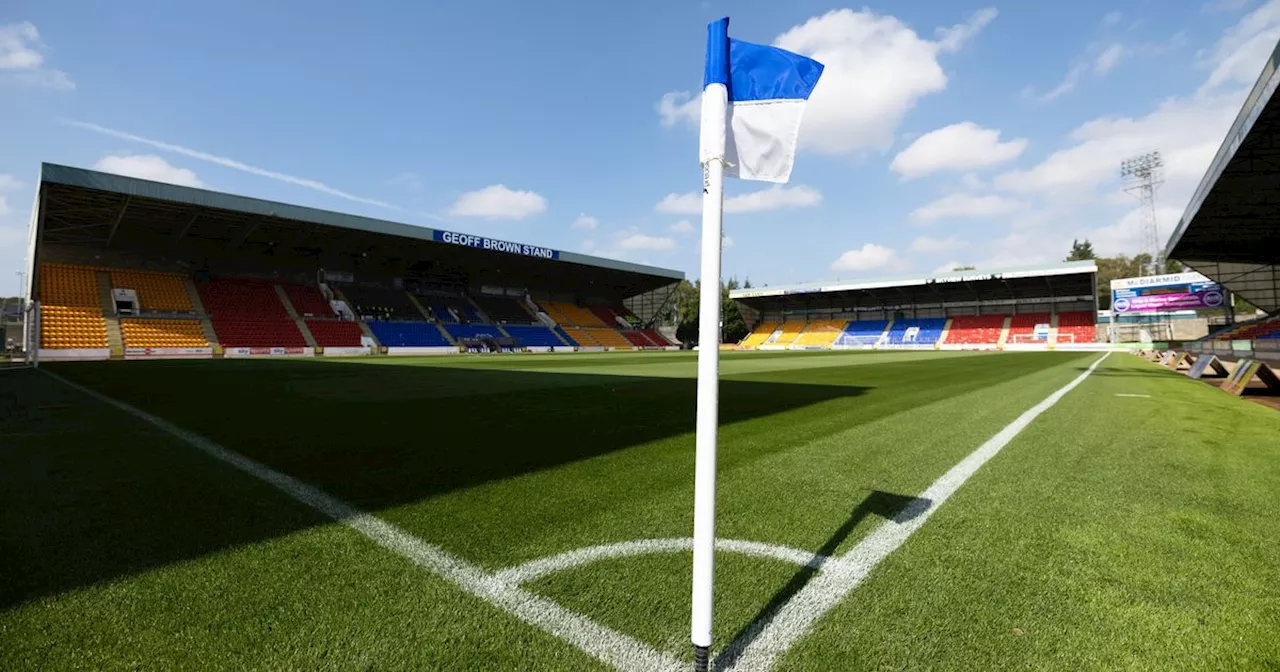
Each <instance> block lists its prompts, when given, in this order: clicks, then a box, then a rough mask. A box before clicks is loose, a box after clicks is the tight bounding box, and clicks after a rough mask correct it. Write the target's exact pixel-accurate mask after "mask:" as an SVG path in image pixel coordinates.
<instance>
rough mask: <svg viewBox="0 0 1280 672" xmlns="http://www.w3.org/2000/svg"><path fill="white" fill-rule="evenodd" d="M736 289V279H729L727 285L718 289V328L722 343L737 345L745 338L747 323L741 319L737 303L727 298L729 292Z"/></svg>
mask: <svg viewBox="0 0 1280 672" xmlns="http://www.w3.org/2000/svg"><path fill="white" fill-rule="evenodd" d="M737 288H738V280H737V278H729V283H728V284H726V285H725V286H724V287H721V288H720V321H721V323H722V324H723V325H724V326H723V327H721V328H720V341H721V342H722V343H737V342H738V341H741V340H742V339H744V338H746V337H747V323H746V321H744V320H743V319H742V311H740V310H738V302H737V301H734V300H733V299H731V298H729V290H731V289H737Z"/></svg>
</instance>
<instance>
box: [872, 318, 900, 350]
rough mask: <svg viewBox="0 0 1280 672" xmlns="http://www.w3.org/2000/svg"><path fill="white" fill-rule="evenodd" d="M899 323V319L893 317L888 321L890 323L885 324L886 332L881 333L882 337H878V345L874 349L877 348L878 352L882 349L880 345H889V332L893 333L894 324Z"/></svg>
mask: <svg viewBox="0 0 1280 672" xmlns="http://www.w3.org/2000/svg"><path fill="white" fill-rule="evenodd" d="M897 321H898V318H896V317H891V318H889V321H888V322H885V324H884V331H882V332H880V336H878V337H877V338H876V344H875V346H874V347H875V348H876V349H877V350H879V349H880V344H881V343H882V342H885V343H887V342H888V341H889V332H891V331H893V323H894V322H897Z"/></svg>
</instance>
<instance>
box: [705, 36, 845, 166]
mask: <svg viewBox="0 0 1280 672" xmlns="http://www.w3.org/2000/svg"><path fill="white" fill-rule="evenodd" d="M820 76H822V64H821V63H819V62H817V61H815V60H813V59H811V58H807V57H804V56H801V55H799V54H793V53H791V52H789V51H786V50H784V49H778V48H777V47H769V46H764V45H760V44H752V43H750V42H741V41H739V40H732V39H729V19H728V18H727V17H726V18H723V19H720V20H719V21H714V22H712V23H711V24H710V25H709V26H707V70H706V76H705V77H704V79H703V90H702V131H701V137H700V145H701V146H700V152H699V153H700V157H699V158H700V162H702V163H706V162H707V161H708V160H711V159H723V160H724V161H725V163H726V164H727V165H726V166H725V175H726V176H728V177H736V178H739V179H743V180H759V181H762V182H779V183H782V182H786V181H787V180H788V179H790V177H791V166H792V165H793V164H794V163H795V157H796V144H797V141H798V139H799V136H800V118H801V116H802V115H803V114H804V107H805V104H806V103H807V102H808V100H809V94H811V93H813V88H814V87H815V86H817V84H818V78H819V77H820Z"/></svg>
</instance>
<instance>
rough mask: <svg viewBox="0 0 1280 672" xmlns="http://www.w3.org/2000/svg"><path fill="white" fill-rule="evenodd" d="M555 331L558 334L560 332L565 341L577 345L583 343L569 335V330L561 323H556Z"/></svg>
mask: <svg viewBox="0 0 1280 672" xmlns="http://www.w3.org/2000/svg"><path fill="white" fill-rule="evenodd" d="M555 332H556V333H557V334H560V338H563V339H564V340H565V342H566V343H568V344H569V345H575V346H576V345H581V343H579V342H578V341H577V340H576V339H574V338H573V337H571V336H570V335H569V332H567V331H565V330H564V327H562V326H560V325H556V329H555Z"/></svg>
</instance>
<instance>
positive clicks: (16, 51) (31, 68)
mask: <svg viewBox="0 0 1280 672" xmlns="http://www.w3.org/2000/svg"><path fill="white" fill-rule="evenodd" d="M43 50H44V43H42V42H41V41H40V31H38V30H36V27H35V24H33V23H31V22H30V21H22V22H20V23H9V24H5V25H0V81H7V82H13V83H17V84H23V85H28V86H38V87H45V88H50V89H59V90H64V91H66V90H71V89H74V88H76V85H75V82H73V81H71V77H70V76H68V75H67V73H65V72H63V71H61V70H54V69H52V68H45V67H42V66H43V65H44V60H45V57H44V53H43Z"/></svg>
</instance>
